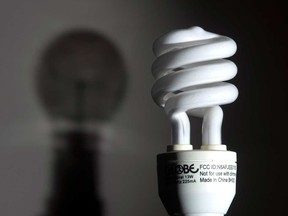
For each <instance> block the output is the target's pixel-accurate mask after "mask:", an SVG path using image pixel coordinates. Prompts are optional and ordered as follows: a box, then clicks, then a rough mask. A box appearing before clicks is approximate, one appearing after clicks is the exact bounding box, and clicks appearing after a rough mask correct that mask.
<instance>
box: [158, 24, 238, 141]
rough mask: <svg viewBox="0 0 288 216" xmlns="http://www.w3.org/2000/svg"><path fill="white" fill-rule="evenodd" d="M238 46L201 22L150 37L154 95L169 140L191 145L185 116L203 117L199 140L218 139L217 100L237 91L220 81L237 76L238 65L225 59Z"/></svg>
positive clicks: (223, 101)
mask: <svg viewBox="0 0 288 216" xmlns="http://www.w3.org/2000/svg"><path fill="white" fill-rule="evenodd" d="M236 49H237V46H236V43H235V42H234V41H233V40H232V39H230V38H228V37H226V36H221V35H218V34H214V33H210V32H207V31H204V30H203V29H202V28H200V27H192V28H189V29H185V30H176V31H172V32H169V33H168V34H165V35H163V36H161V37H160V38H158V39H157V40H156V41H155V42H154V46H153V51H154V53H155V55H156V57H157V59H156V60H155V61H154V62H153V65H152V73H153V76H154V78H155V79H156V82H155V84H154V85H153V87H152V97H153V99H154V101H155V102H156V103H157V104H158V105H159V106H161V107H163V108H164V109H165V112H166V113H167V115H168V116H169V118H170V121H171V123H172V144H190V122H189V118H188V115H191V116H196V117H200V118H203V124H202V144H205V145H213V144H221V126H222V119H223V112H222V109H221V108H220V107H219V105H223V104H228V103H232V102H233V101H234V100H236V98H237V96H238V90H237V88H236V87H235V86H234V85H232V84H229V83H226V82H223V81H226V80H230V79H232V78H233V77H234V76H235V75H236V73H237V67H236V65H235V64H234V63H233V62H231V61H229V60H226V59H223V58H228V57H230V56H232V55H233V54H234V53H235V52H236Z"/></svg>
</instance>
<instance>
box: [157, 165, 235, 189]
mask: <svg viewBox="0 0 288 216" xmlns="http://www.w3.org/2000/svg"><path fill="white" fill-rule="evenodd" d="M163 168H164V169H165V171H164V172H165V180H166V184H193V183H210V182H211V183H219V184H221V183H236V171H237V165H236V163H233V164H231V163H225V162H224V163H219V162H217V163H216V162H210V163H208V162H189V161H187V162H182V163H179V162H177V163H176V162H168V163H167V164H166V165H165V166H164V167H163Z"/></svg>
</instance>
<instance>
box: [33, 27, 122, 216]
mask: <svg viewBox="0 0 288 216" xmlns="http://www.w3.org/2000/svg"><path fill="white" fill-rule="evenodd" d="M35 82H36V89H37V93H38V96H39V101H40V103H41V105H42V107H43V109H44V110H45V111H46V113H47V115H48V116H49V118H50V120H51V122H52V124H53V126H54V128H53V131H54V132H53V140H54V143H52V145H53V147H52V149H53V161H54V162H53V169H52V173H51V175H52V185H51V187H52V188H51V189H50V193H51V194H50V195H49V198H48V205H47V209H46V210H45V213H44V214H43V215H44V216H66V215H67V216H68V215H69V216H70V215H104V210H103V209H104V208H103V206H105V203H104V205H103V201H102V200H101V194H100V191H99V188H100V182H99V172H98V170H99V154H100V153H101V152H100V148H99V146H100V145H101V134H98V133H97V132H96V130H93V129H92V130H91V126H92V128H93V125H98V124H99V123H101V122H104V121H105V122H107V121H109V120H110V119H111V117H112V116H113V114H114V113H115V112H116V110H117V108H118V107H119V105H120V104H121V101H122V99H123V97H124V94H125V91H126V84H127V75H126V71H125V66H124V63H123V61H122V57H121V55H120V54H119V51H118V50H117V48H116V47H115V45H114V44H113V43H112V42H111V41H110V40H109V39H107V38H106V37H104V36H102V35H100V34H98V33H96V32H94V31H91V30H83V29H79V30H72V31H69V32H66V33H64V34H61V35H60V36H59V37H57V38H56V39H54V40H53V41H52V42H51V43H50V44H48V46H47V48H46V49H45V50H44V52H43V55H42V57H41V59H40V62H39V67H38V69H37V71H36V76H35ZM88 125H89V126H88ZM87 128H89V130H88V129H87Z"/></svg>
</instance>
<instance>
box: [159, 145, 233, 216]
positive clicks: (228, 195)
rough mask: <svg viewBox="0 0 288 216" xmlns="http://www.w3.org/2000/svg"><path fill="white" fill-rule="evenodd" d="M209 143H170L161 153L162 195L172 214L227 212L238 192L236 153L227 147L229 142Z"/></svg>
mask: <svg viewBox="0 0 288 216" xmlns="http://www.w3.org/2000/svg"><path fill="white" fill-rule="evenodd" d="M181 146H182V145H181ZM183 146H184V145H183ZM186 146H187V149H189V148H190V149H191V148H192V146H191V145H186ZM209 146H211V148H209ZM209 146H208V145H207V146H203V147H202V148H201V150H176V151H175V150H173V148H171V147H170V148H168V151H169V149H170V151H169V152H167V153H162V154H159V155H158V156H157V172H158V190H159V195H160V198H161V200H162V202H163V204H164V206H165V208H166V210H167V211H168V214H169V215H171V216H172V215H173V216H176V215H177V216H223V215H224V214H226V213H227V211H228V209H229V207H230V204H231V202H232V200H233V198H234V196H235V193H236V171H237V164H236V160H237V159H236V153H235V152H232V151H226V150H225V149H226V146H225V145H218V147H216V148H215V146H216V145H215V146H214V145H209ZM178 147H179V146H178V145H177V146H176V149H177V148H178ZM171 149H172V150H171ZM178 149H179V148H178ZM184 149H185V148H184ZM211 149H213V150H211Z"/></svg>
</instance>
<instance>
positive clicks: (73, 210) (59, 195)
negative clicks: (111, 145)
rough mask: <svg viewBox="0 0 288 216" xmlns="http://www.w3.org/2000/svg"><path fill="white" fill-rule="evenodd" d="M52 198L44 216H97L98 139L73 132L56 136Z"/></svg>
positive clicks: (98, 210)
mask: <svg viewBox="0 0 288 216" xmlns="http://www.w3.org/2000/svg"><path fill="white" fill-rule="evenodd" d="M56 140H57V141H56V145H55V146H54V164H53V168H54V170H53V174H52V175H53V182H52V196H51V198H50V200H49V206H48V212H47V214H46V216H71V215H85V216H90V215H91V216H92V215H93V216H101V215H103V208H102V201H101V198H100V193H99V188H100V185H99V181H98V180H99V171H98V168H99V163H98V162H99V156H98V151H97V150H96V147H97V143H99V138H98V137H97V136H96V135H95V134H91V133H87V132H83V131H80V130H78V131H77V130H73V131H68V132H63V133H58V134H56Z"/></svg>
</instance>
